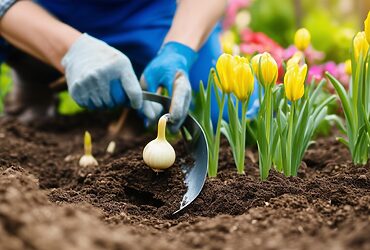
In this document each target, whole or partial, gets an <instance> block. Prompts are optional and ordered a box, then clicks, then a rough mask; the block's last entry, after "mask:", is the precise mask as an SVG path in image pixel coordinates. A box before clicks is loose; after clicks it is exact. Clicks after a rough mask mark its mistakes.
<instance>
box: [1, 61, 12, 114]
mask: <svg viewBox="0 0 370 250" xmlns="http://www.w3.org/2000/svg"><path fill="white" fill-rule="evenodd" d="M11 86H12V79H11V77H10V70H9V67H7V66H6V65H5V64H1V65H0V114H1V113H3V110H4V104H3V102H4V97H5V95H6V94H7V93H8V92H9V90H10V89H11Z"/></svg>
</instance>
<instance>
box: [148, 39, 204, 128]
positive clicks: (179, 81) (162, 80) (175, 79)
mask: <svg viewBox="0 0 370 250" xmlns="http://www.w3.org/2000/svg"><path fill="white" fill-rule="evenodd" d="M196 58H197V53H196V52H195V51H193V50H192V49H191V48H189V47H187V46H185V45H183V44H181V43H178V42H168V43H166V44H165V45H164V46H163V47H162V48H161V49H160V51H159V52H158V55H157V56H156V57H155V58H154V59H153V60H152V61H151V62H150V63H149V65H148V66H147V67H146V69H145V70H144V74H143V77H142V79H143V82H144V85H145V86H144V87H146V88H147V89H148V91H150V92H156V91H157V89H158V88H159V87H160V86H163V87H164V88H166V89H167V90H168V93H169V94H170V95H171V96H172V102H171V108H170V114H171V118H170V119H171V122H172V126H170V128H171V130H172V131H174V132H175V131H177V130H178V129H179V128H180V126H181V124H182V122H183V121H184V119H185V118H186V115H187V113H188V111H189V106H190V101H191V86H190V82H189V77H188V74H189V70H190V68H191V66H192V65H193V63H194V61H195V60H196ZM153 106H154V107H153ZM143 112H144V114H145V115H146V116H147V117H148V119H152V120H154V119H156V118H158V116H159V115H160V112H161V110H160V109H158V108H156V107H155V105H151V104H150V103H148V102H144V106H143Z"/></svg>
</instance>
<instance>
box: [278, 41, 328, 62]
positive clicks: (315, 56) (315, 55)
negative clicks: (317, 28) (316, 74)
mask: <svg viewBox="0 0 370 250" xmlns="http://www.w3.org/2000/svg"><path fill="white" fill-rule="evenodd" d="M296 51H298V49H297V48H296V47H295V46H294V45H291V46H289V47H288V48H286V49H285V51H284V53H283V58H284V60H285V61H286V60H288V59H289V58H291V57H292V56H293V55H294V53H295V52H296ZM304 55H305V57H306V62H307V64H308V65H312V64H315V63H317V62H320V61H322V60H323V59H324V57H325V53H324V52H321V51H318V50H315V49H314V48H313V47H312V46H309V47H308V48H307V49H306V50H305V52H304Z"/></svg>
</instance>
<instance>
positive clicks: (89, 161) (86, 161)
mask: <svg viewBox="0 0 370 250" xmlns="http://www.w3.org/2000/svg"><path fill="white" fill-rule="evenodd" d="M84 148H85V154H84V155H83V156H82V157H81V158H80V161H79V165H80V167H96V166H98V165H99V164H98V161H97V160H96V159H95V158H94V156H93V155H92V145H91V135H90V133H89V132H87V131H86V132H85V136H84Z"/></svg>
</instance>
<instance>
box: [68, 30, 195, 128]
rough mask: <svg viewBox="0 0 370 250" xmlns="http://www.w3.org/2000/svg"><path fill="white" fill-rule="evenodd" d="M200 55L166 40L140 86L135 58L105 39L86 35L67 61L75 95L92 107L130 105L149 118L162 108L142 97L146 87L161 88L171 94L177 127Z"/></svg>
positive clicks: (69, 79)
mask: <svg viewBox="0 0 370 250" xmlns="http://www.w3.org/2000/svg"><path fill="white" fill-rule="evenodd" d="M196 58H197V53H196V52H195V51H193V50H192V49H191V48H189V47H187V46H185V45H183V44H181V43H177V42H168V43H166V44H165V45H164V46H163V47H162V48H161V49H160V50H159V52H158V55H157V56H156V57H155V58H154V59H153V60H152V61H151V62H150V63H149V64H148V66H147V67H146V68H145V70H144V73H143V76H142V78H141V79H142V80H141V83H142V86H141V85H140V83H139V81H138V79H137V77H136V75H135V72H134V70H133V67H132V65H131V62H130V59H129V58H128V57H127V56H126V55H124V54H123V53H122V52H120V51H119V50H117V49H115V48H113V47H111V46H109V45H108V44H106V43H105V42H103V41H100V40H98V39H95V38H93V37H91V36H89V35H88V34H83V35H82V36H81V37H80V38H79V39H77V41H76V42H75V43H74V44H73V45H72V46H71V48H70V49H69V51H68V52H67V53H66V55H65V56H64V57H63V59H62V65H63V66H64V68H65V75H66V79H67V83H68V90H69V93H70V95H71V96H72V98H73V99H74V100H75V101H76V102H77V103H78V104H79V105H80V106H83V107H87V108H89V109H99V108H112V107H115V106H130V107H132V108H134V109H137V110H140V111H141V112H142V113H143V114H144V115H145V116H146V117H147V118H148V119H149V120H152V121H154V120H156V119H157V118H158V116H159V115H160V114H161V112H162V107H161V106H160V105H159V104H156V103H153V102H149V101H143V97H142V87H143V88H144V89H147V90H148V91H150V92H153V93H154V92H156V91H157V89H158V88H159V87H160V86H162V87H164V88H166V89H167V90H168V92H169V93H170V94H171V96H172V102H171V108H170V114H171V122H172V130H174V131H176V130H178V128H179V127H180V125H181V123H182V122H183V121H184V119H185V117H186V115H187V113H188V110H189V106H190V101H191V95H192V93H191V85H190V82H189V76H188V73H189V70H190V68H191V66H192V65H193V63H194V62H195V60H196Z"/></svg>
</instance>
